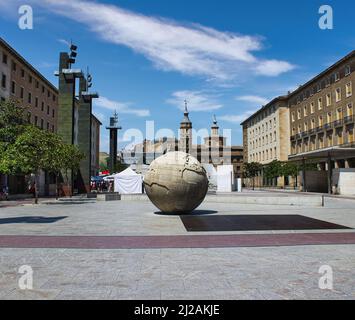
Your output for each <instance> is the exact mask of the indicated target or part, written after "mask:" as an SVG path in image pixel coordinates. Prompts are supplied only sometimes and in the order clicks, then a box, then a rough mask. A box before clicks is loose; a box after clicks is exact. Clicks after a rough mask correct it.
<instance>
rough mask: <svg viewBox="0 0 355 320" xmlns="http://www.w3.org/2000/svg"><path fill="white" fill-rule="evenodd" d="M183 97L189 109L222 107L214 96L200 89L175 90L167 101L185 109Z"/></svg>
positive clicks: (210, 109) (207, 109)
mask: <svg viewBox="0 0 355 320" xmlns="http://www.w3.org/2000/svg"><path fill="white" fill-rule="evenodd" d="M185 99H186V100H187V103H188V110H189V111H195V112H197V111H207V112H208V111H213V110H218V109H220V108H222V107H223V105H222V104H220V103H219V102H218V101H217V100H216V96H214V95H211V94H207V93H204V92H202V91H188V90H185V91H176V92H174V93H173V94H172V97H171V98H169V99H168V100H167V103H169V104H171V105H174V106H176V107H178V108H179V109H180V110H184V109H185Z"/></svg>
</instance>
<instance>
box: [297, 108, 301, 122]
mask: <svg viewBox="0 0 355 320" xmlns="http://www.w3.org/2000/svg"><path fill="white" fill-rule="evenodd" d="M297 119H298V120H300V119H301V109H298V110H297Z"/></svg>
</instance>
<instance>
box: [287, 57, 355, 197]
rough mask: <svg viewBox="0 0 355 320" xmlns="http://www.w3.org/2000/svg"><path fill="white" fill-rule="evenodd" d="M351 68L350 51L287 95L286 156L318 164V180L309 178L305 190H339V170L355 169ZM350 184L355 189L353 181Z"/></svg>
mask: <svg viewBox="0 0 355 320" xmlns="http://www.w3.org/2000/svg"><path fill="white" fill-rule="evenodd" d="M354 70H355V51H352V52H351V53H350V54H348V55H347V56H345V57H344V58H343V59H341V60H339V61H338V62H336V63H335V64H334V65H332V66H331V67H329V68H328V69H326V70H325V71H323V72H322V73H320V74H319V75H317V76H316V77H314V78H313V79H311V80H310V81H308V82H307V83H306V84H304V85H303V86H301V87H299V88H298V89H297V90H295V91H294V92H292V93H291V94H290V95H289V97H288V100H289V103H288V104H289V109H290V119H289V122H290V130H291V131H290V142H291V154H290V157H289V159H290V160H293V161H295V160H301V159H302V160H304V161H310V162H314V163H317V165H318V167H319V173H318V176H319V177H318V178H317V179H316V180H318V182H317V183H315V182H314V181H310V179H308V182H309V183H308V184H311V185H310V186H309V188H308V190H313V189H314V190H316V191H320V190H321V189H322V188H321V185H323V186H324V185H325V186H327V187H326V188H327V189H328V192H341V191H340V190H337V189H339V188H340V187H339V180H341V179H340V176H341V175H342V172H347V175H348V176H350V173H351V172H353V171H354V170H351V169H352V168H355V149H354V148H355V141H354V104H355V100H354V95H353V85H354V81H355V72H354ZM341 169H347V170H341ZM334 170H337V171H334ZM335 173H336V174H335ZM339 174H340V176H339ZM312 180H315V179H312ZM352 188H353V191H351V192H354V193H355V185H354V187H352ZM323 191H326V190H323ZM342 193H344V192H342Z"/></svg>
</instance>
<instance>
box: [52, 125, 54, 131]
mask: <svg viewBox="0 0 355 320" xmlns="http://www.w3.org/2000/svg"><path fill="white" fill-rule="evenodd" d="M52 132H54V125H53V124H52Z"/></svg>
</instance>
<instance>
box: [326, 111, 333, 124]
mask: <svg viewBox="0 0 355 320" xmlns="http://www.w3.org/2000/svg"><path fill="white" fill-rule="evenodd" d="M331 122H332V113H331V112H328V113H327V123H331Z"/></svg>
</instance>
